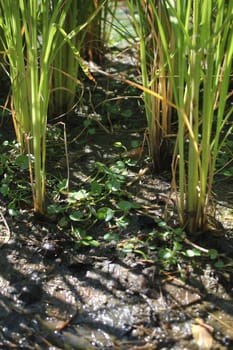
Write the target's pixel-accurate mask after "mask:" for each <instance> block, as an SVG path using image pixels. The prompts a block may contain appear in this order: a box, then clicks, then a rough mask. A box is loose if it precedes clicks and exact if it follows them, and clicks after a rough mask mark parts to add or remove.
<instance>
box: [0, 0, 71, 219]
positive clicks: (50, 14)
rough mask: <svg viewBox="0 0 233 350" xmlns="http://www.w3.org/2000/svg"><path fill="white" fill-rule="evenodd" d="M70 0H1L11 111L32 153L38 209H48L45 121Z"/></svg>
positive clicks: (19, 136)
mask: <svg viewBox="0 0 233 350" xmlns="http://www.w3.org/2000/svg"><path fill="white" fill-rule="evenodd" d="M70 3H71V1H70V0H68V1H63V0H57V1H56V2H55V3H54V4H53V6H52V5H51V3H50V1H37V0H29V1H28V0H9V1H3V0H2V1H1V2H0V25H1V28H2V33H3V36H2V38H1V39H2V42H3V45H4V50H5V55H6V56H7V59H8V62H9V70H10V73H9V74H10V80H11V86H12V116H13V120H14V125H15V130H16V135H17V139H18V141H19V143H20V144H21V149H22V152H25V153H27V154H28V156H29V160H30V169H31V172H30V175H31V185H32V193H33V202H34V209H35V211H36V212H39V213H43V212H44V203H45V184H46V173H45V160H46V125H47V109H48V103H49V91H50V90H49V81H50V69H51V64H52V62H53V60H54V55H55V53H56V47H57V38H58V35H57V34H58V28H61V27H62V25H63V23H64V20H65V18H66V15H67V11H68V10H69V6H70Z"/></svg>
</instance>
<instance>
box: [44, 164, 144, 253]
mask: <svg viewBox="0 0 233 350" xmlns="http://www.w3.org/2000/svg"><path fill="white" fill-rule="evenodd" d="M94 171H95V175H93V176H92V177H90V178H91V181H90V183H87V184H85V186H83V187H82V188H80V189H79V190H77V191H76V190H70V191H69V192H66V187H65V183H66V181H65V180H61V181H59V182H58V183H57V185H56V188H55V189H54V191H53V192H54V196H55V197H56V198H58V195H57V194H58V192H59V193H60V198H58V199H56V201H55V202H53V203H52V204H50V205H49V206H48V214H49V215H56V216H58V217H59V223H58V225H59V226H61V227H62V228H66V229H68V230H70V236H71V237H72V239H73V240H74V241H75V244H76V246H77V247H80V246H82V245H83V246H88V245H90V246H91V245H95V246H96V245H97V244H99V243H97V241H96V239H94V238H93V237H92V236H91V235H90V234H89V232H90V231H91V228H92V227H93V226H94V225H95V224H97V223H101V222H103V223H106V225H107V226H108V227H109V228H110V227H112V226H115V227H117V228H125V227H127V226H128V225H129V214H130V212H132V211H133V210H136V209H138V208H139V207H140V206H139V205H138V204H137V203H135V202H134V201H133V200H132V199H131V195H130V194H129V193H128V192H127V191H125V189H124V187H125V186H124V185H125V183H126V181H127V176H128V164H127V159H126V160H125V161H123V160H116V162H115V163H113V164H112V165H110V166H108V165H106V164H104V163H102V162H96V163H95V169H94ZM64 193H65V196H64ZM114 237H115V238H116V235H114ZM110 238H111V234H110V233H109V234H108V235H107V236H105V239H106V240H109V239H110ZM101 239H103V237H101Z"/></svg>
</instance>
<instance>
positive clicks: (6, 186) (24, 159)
mask: <svg viewBox="0 0 233 350" xmlns="http://www.w3.org/2000/svg"><path fill="white" fill-rule="evenodd" d="M19 150H20V145H19V144H18V143H17V142H13V143H9V142H8V141H5V142H3V143H2V145H1V147H0V152H1V155H0V178H1V180H0V196H3V197H4V201H6V203H7V208H8V211H9V213H10V215H13V216H15V215H16V213H17V211H18V210H19V208H20V207H25V206H26V207H28V206H29V205H30V203H31V200H32V198H31V191H30V186H29V183H30V178H29V174H28V167H29V158H30V160H31V162H32V161H33V156H32V155H31V154H30V155H28V154H20V153H19Z"/></svg>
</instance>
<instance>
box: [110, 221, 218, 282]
mask: <svg viewBox="0 0 233 350" xmlns="http://www.w3.org/2000/svg"><path fill="white" fill-rule="evenodd" d="M111 238H112V239H113V240H116V241H119V242H118V249H119V251H120V253H121V254H123V255H126V254H129V253H134V254H137V255H139V256H141V257H142V258H143V259H146V260H153V261H155V262H157V264H158V265H159V266H161V269H162V270H174V269H178V271H179V272H180V274H181V276H183V275H184V271H183V270H182V266H183V265H184V264H192V265H193V266H195V265H197V266H198V264H199V262H200V258H201V259H202V261H205V260H206V261H208V262H209V261H212V262H213V265H214V266H215V267H216V268H222V267H223V266H224V262H223V261H222V260H221V257H220V255H219V253H218V251H217V250H215V249H210V250H203V249H202V248H201V247H200V249H199V248H198V247H197V246H196V247H193V246H191V245H190V242H189V241H187V240H186V233H185V232H184V231H183V230H182V229H180V228H175V229H174V228H172V227H169V226H168V225H167V223H166V222H164V221H162V220H155V229H153V230H152V231H151V232H149V233H148V235H146V236H143V237H142V238H141V237H140V234H139V235H138V236H132V237H131V238H129V239H127V240H124V241H120V240H119V237H117V236H114V235H113V233H111V232H110V233H109V235H106V237H105V239H106V240H109V239H111Z"/></svg>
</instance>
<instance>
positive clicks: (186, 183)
mask: <svg viewBox="0 0 233 350" xmlns="http://www.w3.org/2000/svg"><path fill="white" fill-rule="evenodd" d="M134 3H136V6H137V10H138V12H139V14H138V19H137V18H136V17H135V19H134V21H135V20H137V21H138V24H137V25H138V26H139V27H140V28H139V29H138V31H137V32H138V36H139V41H140V47H141V52H142V53H143V54H142V53H141V60H142V81H143V85H144V86H145V87H146V88H148V87H149V88H150V86H152V84H151V81H153V80H154V81H156V80H157V79H158V76H157V74H154V76H153V77H151V79H150V80H148V74H147V71H145V68H147V67H148V66H149V67H151V60H149V61H148V60H147V56H146V54H145V52H146V47H145V44H146V43H147V41H148V40H150V38H151V36H157V37H159V42H160V45H159V50H160V51H161V52H162V55H163V60H162V61H161V62H158V63H159V67H158V71H159V72H160V71H164V70H166V72H167V75H168V76H169V83H170V84H171V88H172V96H173V101H174V104H175V106H174V107H175V108H174V110H173V115H176V116H177V119H178V129H177V140H176V144H175V149H174V156H173V162H172V171H173V189H174V190H175V191H176V192H177V208H178V214H179V220H180V224H181V225H182V226H183V227H184V228H186V229H187V231H188V232H190V233H196V232H199V231H203V230H206V229H208V221H209V217H210V216H211V206H210V198H211V191H212V185H213V179H214V172H215V167H216V159H217V157H218V154H219V150H220V147H221V144H222V138H224V137H223V136H222V133H228V132H229V130H225V129H224V127H226V125H227V120H228V118H229V116H230V115H231V113H232V107H231V108H230V109H228V106H229V104H228V102H227V101H228V92H229V81H230V76H231V74H232V55H233V24H232V19H233V1H228V2H226V1H223V0H203V1H201V2H200V1H199V0H177V1H172V0H161V1H158V2H156V4H155V2H154V1H152V0H147V1H140V0H136V1H128V4H129V8H130V10H131V11H132V9H133V8H134V7H133V6H134ZM150 13H151V14H153V21H151V20H149V19H148V14H150ZM151 17H152V16H151V15H150V17H149V18H151ZM144 22H145V23H147V25H148V26H151V30H150V34H146V35H145V34H143V32H142V31H143V30H144V29H142V28H141V27H143V28H144V27H145V26H143V23H144ZM168 28H169V36H168ZM155 29H156V32H155ZM152 53H153V52H152ZM154 60H155V61H156V60H157V56H156V55H154ZM143 67H144V68H143ZM155 86H156V85H155ZM151 90H152V89H151ZM146 91H148V89H147V90H146ZM153 93H155V94H154V95H156V94H157V95H159V99H162V100H163V101H164V102H165V103H168V104H170V105H172V103H170V102H172V101H170V100H169V99H170V97H171V95H170V97H167V96H168V95H167V94H166V91H165V92H163V91H161V90H159V89H158V88H157V87H156V91H153V90H152V92H151V94H152V95H153ZM145 105H146V109H147V108H148V107H147V105H149V106H150V105H151V101H150V97H149V95H146V94H145ZM149 108H150V109H149V112H150V110H151V107H149ZM161 112H162V108H161V107H160V113H161ZM147 114H148V112H147ZM147 119H148V117H147ZM148 128H149V130H150V128H151V120H150V118H149V119H148ZM162 137H164V135H162ZM150 142H154V140H153V139H151V140H150ZM177 173H178V178H177Z"/></svg>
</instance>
